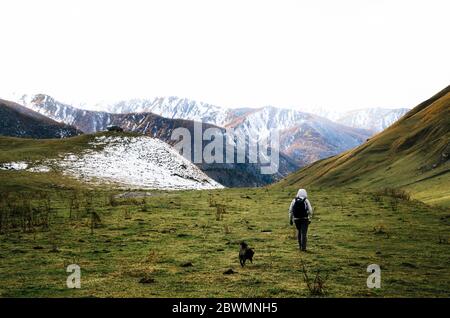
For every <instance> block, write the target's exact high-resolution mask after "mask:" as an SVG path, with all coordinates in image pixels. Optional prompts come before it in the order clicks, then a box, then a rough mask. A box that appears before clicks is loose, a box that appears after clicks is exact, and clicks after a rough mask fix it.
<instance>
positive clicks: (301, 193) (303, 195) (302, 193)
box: [289, 189, 313, 222]
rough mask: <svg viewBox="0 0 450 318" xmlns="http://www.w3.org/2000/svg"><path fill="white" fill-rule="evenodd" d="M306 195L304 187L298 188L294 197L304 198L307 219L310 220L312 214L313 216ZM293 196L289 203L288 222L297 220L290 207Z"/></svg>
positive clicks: (291, 206) (292, 205)
mask: <svg viewBox="0 0 450 318" xmlns="http://www.w3.org/2000/svg"><path fill="white" fill-rule="evenodd" d="M307 197H308V193H307V192H306V190H305V189H300V190H298V192H297V195H296V196H295V198H302V199H305V202H306V205H307V207H308V220H311V219H312V216H313V208H312V206H311V202H309V200H308V199H307ZM295 198H294V199H293V200H292V202H291V205H290V207H289V222H291V221H295V220H297V219H296V218H294V215H293V213H292V208H293V207H294V203H295Z"/></svg>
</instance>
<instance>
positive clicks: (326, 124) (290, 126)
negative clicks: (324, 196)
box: [226, 106, 370, 166]
mask: <svg viewBox="0 0 450 318" xmlns="http://www.w3.org/2000/svg"><path fill="white" fill-rule="evenodd" d="M226 127H232V128H234V131H235V132H236V134H238V135H241V136H250V138H252V139H259V138H266V137H268V136H269V134H271V133H273V132H275V131H276V132H278V134H279V136H280V142H279V150H280V151H281V152H283V153H285V154H287V155H288V156H289V157H290V158H292V159H293V160H294V161H295V162H296V163H297V164H299V165H300V166H304V165H307V164H309V163H312V162H314V161H316V160H319V159H322V158H325V157H329V156H332V155H335V154H337V153H340V152H342V151H345V150H348V149H350V148H353V147H356V146H358V145H360V144H361V143H362V142H364V141H365V140H366V139H367V138H368V137H369V136H370V132H368V131H367V130H363V129H354V128H350V127H347V126H344V125H341V124H338V123H334V122H332V121H330V120H328V119H326V118H323V117H319V116H316V115H313V114H308V113H303V112H299V111H296V110H292V109H282V108H275V107H270V106H268V107H263V108H261V109H256V110H253V111H252V112H247V113H245V114H244V115H242V116H240V117H237V118H236V119H235V120H234V121H233V122H231V123H229V124H227V125H226Z"/></svg>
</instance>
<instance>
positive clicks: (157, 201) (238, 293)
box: [0, 171, 450, 297]
mask: <svg viewBox="0 0 450 318" xmlns="http://www.w3.org/2000/svg"><path fill="white" fill-rule="evenodd" d="M13 173H14V176H13V175H12V174H13ZM45 175H46V174H42V175H41V176H40V177H39V178H37V177H36V174H31V173H26V172H23V173H19V174H17V172H8V171H0V179H1V180H2V185H1V186H0V191H1V192H2V193H3V194H5V193H7V192H14V193H13V195H16V193H17V189H15V188H14V187H12V185H13V184H14V183H15V182H19V181H18V180H22V181H20V182H22V183H23V184H24V185H25V184H26V185H27V186H24V187H23V188H22V190H23V191H28V192H29V193H32V192H35V191H36V189H39V188H41V189H44V191H46V193H47V195H49V196H50V201H49V202H50V204H51V213H50V214H49V222H48V226H45V227H44V226H35V227H33V228H31V229H29V230H27V231H24V230H21V229H20V227H10V228H6V229H5V230H4V231H2V233H1V234H0V296H1V297H448V296H450V271H449V268H450V253H449V251H450V245H449V244H450V237H449V225H450V211H449V209H448V208H443V207H433V206H431V205H426V204H424V203H422V202H420V201H416V200H402V199H399V198H396V197H392V196H387V195H381V194H376V193H372V192H363V191H362V190H359V189H340V190H333V189H327V188H311V189H308V192H309V197H310V200H311V203H312V204H313V207H314V208H315V215H314V218H313V222H312V223H311V225H310V230H309V234H308V237H309V242H308V252H306V253H302V252H299V251H298V247H297V241H296V238H295V234H296V233H295V229H294V227H292V226H290V225H289V222H288V213H287V212H288V207H289V204H290V201H291V199H292V198H293V196H294V195H295V193H296V191H297V189H296V188H292V187H286V188H259V189H225V190H214V191H179V192H158V191H151V196H148V197H146V198H145V199H144V198H142V197H136V198H126V199H124V198H116V197H114V196H115V195H117V194H120V193H121V192H124V191H118V190H114V189H103V190H102V189H99V188H96V189H88V188H82V187H79V185H77V184H76V183H75V182H74V181H70V180H66V181H64V182H63V186H61V185H60V186H58V187H56V186H53V187H52V185H54V183H55V182H56V176H54V175H51V174H48V177H45ZM17 178H18V179H17ZM38 180H39V181H38ZM42 180H45V181H42ZM3 181H5V182H3ZM60 183H61V180H60ZM75 194H76V196H75ZM25 197H26V195H25ZM74 197H76V198H77V199H76V200H75V201H76V203H77V204H73V202H74V200H73V199H71V198H74ZM89 198H91V200H92V202H91V205H90V207H91V210H89V211H90V212H92V211H95V213H96V214H97V215H98V216H99V217H100V221H99V222H98V224H97V225H98V226H96V227H95V228H94V227H93V226H92V225H93V224H94V223H93V222H92V218H91V216H90V215H91V214H90V213H89V211H88V210H87V208H86V206H87V205H88V203H86V202H89ZM31 200H32V203H31V204H38V203H36V202H35V201H33V200H34V199H31ZM77 205H78V206H77ZM70 206H72V209H71V208H70ZM74 206H77V207H75V208H74ZM218 206H219V207H220V209H218V208H217V207H218ZM223 209H224V211H225V213H223V214H218V212H217V211H218V210H219V211H220V210H223ZM242 240H245V241H246V242H247V243H248V244H249V245H250V247H252V248H254V250H255V256H254V260H253V264H250V263H248V265H247V266H245V267H244V268H241V267H240V265H239V260H238V251H239V243H240V241H242ZM69 264H78V265H79V266H80V267H81V288H80V289H69V288H67V286H66V279H67V276H68V275H69V274H70V273H67V272H66V267H67V266H68V265H69ZM302 264H303V265H304V266H305V268H306V273H307V274H308V276H309V278H310V279H314V278H315V277H316V275H319V276H320V277H321V278H322V280H323V281H324V285H323V288H322V289H321V293H320V294H313V293H311V292H310V290H309V289H308V287H307V284H306V282H305V279H304V271H303V270H302ZM370 264H378V265H380V266H381V288H380V289H368V288H367V286H366V280H367V277H368V275H369V273H367V271H366V269H367V266H368V265H370ZM229 269H232V270H233V271H234V272H235V273H234V274H230V275H226V274H224V272H225V271H227V270H229Z"/></svg>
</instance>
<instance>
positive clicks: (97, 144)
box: [57, 136, 223, 190]
mask: <svg viewBox="0 0 450 318" xmlns="http://www.w3.org/2000/svg"><path fill="white" fill-rule="evenodd" d="M91 146H92V147H93V149H90V150H86V151H85V152H84V153H82V154H81V155H75V154H68V155H66V156H65V157H64V158H63V159H62V160H60V161H59V162H58V163H57V164H58V166H59V167H60V168H62V169H63V173H64V174H68V175H71V176H74V177H76V178H78V179H81V180H83V181H87V182H94V183H99V182H101V183H104V182H110V183H115V184H120V185H123V186H128V187H137V188H147V189H161V190H181V189H215V188H223V186H222V185H221V184H219V183H217V182H216V181H214V180H212V179H210V178H209V177H208V176H207V175H206V174H204V173H203V172H202V171H201V170H200V169H198V168H197V167H196V166H195V165H193V164H192V163H191V162H189V161H188V160H187V159H185V158H184V157H183V156H181V155H180V154H179V153H178V152H177V151H176V150H174V149H173V148H172V147H170V146H169V145H167V144H166V143H164V142H162V141H160V140H157V139H153V138H149V137H144V136H143V137H106V136H101V137H96V138H95V140H94V141H93V142H91ZM95 148H101V149H99V150H97V149H95Z"/></svg>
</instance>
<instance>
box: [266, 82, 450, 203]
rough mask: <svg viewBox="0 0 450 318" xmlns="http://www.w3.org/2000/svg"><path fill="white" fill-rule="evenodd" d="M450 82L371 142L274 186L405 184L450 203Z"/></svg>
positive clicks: (434, 199) (419, 194) (423, 197)
mask: <svg viewBox="0 0 450 318" xmlns="http://www.w3.org/2000/svg"><path fill="white" fill-rule="evenodd" d="M449 185H450V86H448V87H447V88H445V89H444V90H442V91H441V92H439V93H438V94H436V95H435V96H433V97H431V98H430V99H428V100H426V101H424V102H423V103H421V104H419V105H418V106H416V107H415V108H413V109H412V110H411V111H409V112H408V113H407V114H406V115H404V116H403V117H402V118H401V119H400V120H399V121H397V122H396V123H395V124H393V125H392V126H390V127H389V128H387V129H386V130H384V131H383V132H381V133H379V134H377V135H376V136H374V137H373V138H371V139H370V140H369V141H368V142H366V143H364V144H362V145H361V146H359V147H356V148H354V149H352V150H349V151H346V152H343V153H341V154H338V155H336V156H334V157H331V158H327V159H323V160H320V161H317V162H315V163H313V164H312V165H310V166H307V167H305V168H304V169H301V170H299V171H298V172H295V173H293V174H291V175H289V176H288V177H286V178H285V179H283V180H281V181H280V182H279V183H278V184H276V185H274V186H281V187H286V186H302V187H303V186H328V187H338V186H347V187H358V188H361V189H374V188H385V187H395V188H398V187H402V188H405V189H407V190H409V191H411V192H412V193H413V194H414V196H415V198H418V199H420V200H422V201H425V202H427V203H429V204H442V205H447V206H450V187H449Z"/></svg>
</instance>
